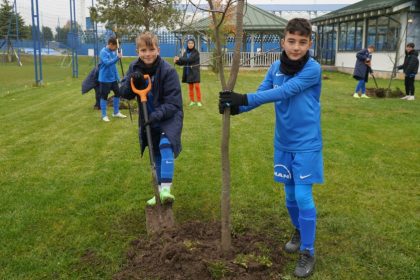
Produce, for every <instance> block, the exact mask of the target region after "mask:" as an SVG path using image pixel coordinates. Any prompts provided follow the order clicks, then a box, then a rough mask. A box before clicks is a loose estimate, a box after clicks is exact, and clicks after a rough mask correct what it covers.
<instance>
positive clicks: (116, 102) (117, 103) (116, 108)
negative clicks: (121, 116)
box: [113, 96, 120, 115]
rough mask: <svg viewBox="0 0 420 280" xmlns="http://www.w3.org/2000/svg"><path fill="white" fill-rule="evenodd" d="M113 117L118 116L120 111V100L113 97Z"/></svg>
mask: <svg viewBox="0 0 420 280" xmlns="http://www.w3.org/2000/svg"><path fill="white" fill-rule="evenodd" d="M113 105H114V115H116V114H118V112H119V111H120V98H119V97H116V96H114V104H113Z"/></svg>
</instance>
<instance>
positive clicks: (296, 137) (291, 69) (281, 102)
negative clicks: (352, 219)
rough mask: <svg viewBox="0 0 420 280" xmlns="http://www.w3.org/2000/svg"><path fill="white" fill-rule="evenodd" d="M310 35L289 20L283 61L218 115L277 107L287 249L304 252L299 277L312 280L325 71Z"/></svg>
mask: <svg viewBox="0 0 420 280" xmlns="http://www.w3.org/2000/svg"><path fill="white" fill-rule="evenodd" d="M311 32H312V27H311V24H310V23H309V21H308V20H306V19H303V18H294V19H292V20H290V21H289V22H288V24H287V26H286V28H285V31H284V34H285V37H284V38H283V39H282V40H281V45H282V48H283V52H282V53H281V56H280V60H279V61H276V62H274V63H273V64H272V65H271V67H270V69H269V70H268V72H267V74H266V76H265V79H264V80H263V82H262V83H261V84H260V86H259V88H258V90H257V92H255V93H250V94H238V93H235V92H231V91H224V92H221V93H220V96H219V112H220V113H223V111H224V109H225V108H226V107H230V112H231V114H232V115H236V114H239V113H244V112H247V111H250V110H252V109H255V108H257V107H258V106H260V105H263V104H265V103H274V106H275V114H276V127H275V136H274V180H275V181H276V182H279V183H283V184H284V191H285V196H286V208H287V210H288V213H289V215H290V220H291V222H292V224H293V226H294V228H295V230H294V233H293V235H292V238H291V240H290V241H288V242H287V244H286V245H285V250H286V252H288V253H295V252H298V251H299V260H298V262H297V265H296V268H295V271H294V274H295V275H296V276H297V277H307V276H309V275H310V274H311V273H312V272H313V270H314V265H315V250H314V243H315V228H316V209H315V204H314V200H313V196H312V186H313V184H314V183H322V182H323V180H324V179H323V177H324V175H323V158H322V137H321V125H320V121H321V116H320V114H321V108H320V95H321V66H320V65H319V64H318V62H316V61H315V60H314V59H313V58H311V57H310V55H309V48H310V47H311V45H312V41H311Z"/></svg>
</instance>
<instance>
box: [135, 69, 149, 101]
mask: <svg viewBox="0 0 420 280" xmlns="http://www.w3.org/2000/svg"><path fill="white" fill-rule="evenodd" d="M144 78H145V79H147V80H148V83H147V87H146V88H145V89H137V88H136V86H135V85H134V82H133V78H131V80H130V84H131V90H132V91H133V92H134V93H135V94H137V95H138V96H140V101H141V102H147V94H148V93H149V91H150V90H151V88H152V81H151V80H150V76H149V75H144Z"/></svg>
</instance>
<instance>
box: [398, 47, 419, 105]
mask: <svg viewBox="0 0 420 280" xmlns="http://www.w3.org/2000/svg"><path fill="white" fill-rule="evenodd" d="M414 47H415V45H414V43H408V44H407V46H406V47H405V57H404V64H403V65H400V66H398V67H397V69H398V70H401V69H403V71H404V74H405V79H404V85H405V94H406V96H405V97H403V98H401V99H405V100H414V99H415V98H414V79H415V77H416V74H417V72H418V70H419V59H418V55H419V53H418V52H417V51H416V50H415V49H414Z"/></svg>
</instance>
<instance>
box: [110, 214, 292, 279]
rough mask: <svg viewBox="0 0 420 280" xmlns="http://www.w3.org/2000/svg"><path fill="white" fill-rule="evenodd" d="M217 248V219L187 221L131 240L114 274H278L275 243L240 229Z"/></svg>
mask: <svg viewBox="0 0 420 280" xmlns="http://www.w3.org/2000/svg"><path fill="white" fill-rule="evenodd" d="M232 246H233V248H232V252H231V254H230V256H223V254H222V252H221V249H220V223H207V224H205V223H202V222H188V223H185V224H183V225H178V226H177V227H175V228H173V229H171V230H167V231H165V232H163V233H158V234H155V235H153V236H150V237H149V236H140V237H139V239H136V240H134V241H132V242H131V247H130V249H129V251H128V252H127V260H126V264H125V266H124V267H123V269H122V271H120V272H119V273H117V274H116V275H114V277H113V279H160V280H166V279H171V280H177V279H183V280H187V279H194V280H195V279H200V280H206V279H241V280H246V279H281V276H280V273H281V272H282V270H283V265H284V263H285V259H286V258H285V256H284V253H283V250H282V248H281V247H280V244H279V243H278V242H275V241H274V240H272V239H270V238H268V237H266V236H261V235H253V234H250V233H249V234H248V233H245V234H243V235H238V236H233V237H232Z"/></svg>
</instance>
